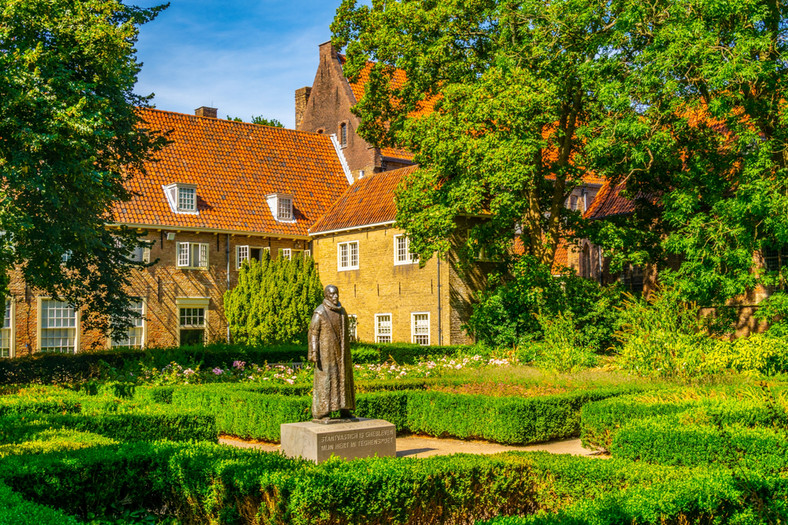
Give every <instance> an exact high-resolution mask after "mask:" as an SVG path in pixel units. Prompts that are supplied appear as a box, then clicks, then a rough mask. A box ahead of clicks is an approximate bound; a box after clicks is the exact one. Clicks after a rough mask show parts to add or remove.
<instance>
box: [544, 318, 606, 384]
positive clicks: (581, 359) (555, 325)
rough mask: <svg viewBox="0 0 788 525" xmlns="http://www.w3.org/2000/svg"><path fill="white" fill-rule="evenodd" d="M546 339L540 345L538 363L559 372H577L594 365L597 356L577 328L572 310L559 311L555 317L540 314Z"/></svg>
mask: <svg viewBox="0 0 788 525" xmlns="http://www.w3.org/2000/svg"><path fill="white" fill-rule="evenodd" d="M540 323H541V325H542V329H543V330H544V340H543V341H542V343H541V344H539V345H538V347H537V348H538V353H537V356H536V364H537V366H539V367H540V368H546V369H548V370H555V371H558V372H575V371H577V370H579V369H582V368H587V367H589V366H594V365H595V364H596V361H597V359H596V356H595V355H594V351H593V349H592V348H591V347H589V346H587V345H586V342H585V341H583V339H582V334H581V333H580V332H579V331H577V330H576V329H575V323H574V316H573V315H572V312H569V311H567V312H566V313H559V314H558V315H556V316H555V318H554V319H546V318H543V317H541V316H540Z"/></svg>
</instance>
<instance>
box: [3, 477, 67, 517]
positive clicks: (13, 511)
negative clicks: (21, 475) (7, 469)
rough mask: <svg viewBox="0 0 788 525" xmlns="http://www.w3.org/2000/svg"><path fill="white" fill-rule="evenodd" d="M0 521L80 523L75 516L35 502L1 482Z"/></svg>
mask: <svg viewBox="0 0 788 525" xmlns="http://www.w3.org/2000/svg"><path fill="white" fill-rule="evenodd" d="M0 523H2V524H3V525H30V524H31V523H35V524H36V525H50V524H51V525H79V521H77V519H76V518H74V517H73V516H69V515H67V514H64V513H63V512H61V511H58V510H55V509H52V508H50V507H46V506H44V505H39V504H38V503H33V502H32V501H27V500H24V499H22V497H21V496H20V495H19V494H17V493H16V492H14V491H13V490H11V489H10V488H8V487H7V486H6V485H4V484H2V483H0Z"/></svg>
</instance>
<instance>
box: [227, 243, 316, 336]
mask: <svg viewBox="0 0 788 525" xmlns="http://www.w3.org/2000/svg"><path fill="white" fill-rule="evenodd" d="M322 300H323V286H322V285H321V284H320V277H319V276H318V273H317V268H316V267H315V263H314V260H313V259H312V258H311V257H296V258H293V259H292V260H287V259H285V258H284V257H278V258H277V259H275V260H271V259H269V257H268V254H266V255H265V256H264V258H263V260H262V261H259V262H258V261H255V260H250V261H247V262H245V263H244V265H243V266H242V267H241V270H240V272H239V273H238V284H237V285H236V287H235V288H233V289H232V290H229V291H227V292H226V293H225V294H224V314H225V316H226V317H227V322H228V323H229V325H230V334H231V336H232V339H233V341H234V342H236V343H242V344H248V345H264V344H270V343H303V342H305V341H306V334H307V330H308V328H309V320H310V319H311V318H312V312H313V311H314V309H315V307H317V305H319V304H320V302H321V301H322Z"/></svg>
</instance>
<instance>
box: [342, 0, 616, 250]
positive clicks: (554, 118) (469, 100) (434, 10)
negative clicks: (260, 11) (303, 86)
mask: <svg viewBox="0 0 788 525" xmlns="http://www.w3.org/2000/svg"><path fill="white" fill-rule="evenodd" d="M611 9H612V6H611V3H610V2H593V1H592V2H589V1H588V0H557V1H542V0H519V1H505V2H504V1H498V0H474V1H471V2H468V1H464V0H463V1H460V0H449V1H441V2H436V1H434V0H415V1H389V0H386V1H383V0H373V2H372V6H371V7H369V6H366V5H357V4H356V2H355V0H345V1H344V2H343V4H342V6H341V7H340V9H339V11H338V14H337V18H336V20H335V22H334V25H333V26H332V29H333V31H334V44H335V45H336V46H339V47H345V48H346V53H347V62H346V65H345V68H346V73H347V74H348V76H349V77H350V78H351V80H355V79H356V78H357V75H358V74H359V72H360V71H362V70H364V69H365V68H368V67H369V66H368V62H369V61H372V62H374V63H375V64H374V66H373V67H372V68H371V71H370V73H369V81H368V82H367V84H366V91H365V94H364V97H363V98H362V99H361V100H360V101H359V103H358V104H357V105H356V106H355V108H354V112H356V114H358V115H359V116H360V117H361V125H360V126H359V133H361V134H362V135H363V136H365V137H366V138H367V139H368V140H370V141H372V142H373V143H376V144H379V145H386V144H397V145H402V146H406V147H408V148H410V149H411V150H412V151H414V152H415V154H416V161H417V162H418V163H419V164H420V166H421V169H420V170H418V171H417V172H416V173H415V175H414V176H413V177H411V178H410V179H409V180H407V181H406V186H405V187H403V188H402V189H401V191H400V192H399V194H398V202H397V204H398V214H397V221H398V223H399V224H400V225H401V226H402V227H404V228H405V229H406V230H407V233H408V235H409V237H410V238H411V246H412V248H413V249H414V251H416V252H418V253H419V254H420V255H421V257H422V259H423V260H426V258H428V257H429V256H431V255H432V253H433V252H434V251H436V250H437V251H446V250H447V249H448V248H449V246H448V242H449V241H448V239H449V238H450V237H451V234H452V233H454V232H455V230H456V228H457V227H458V224H459V223H458V221H457V220H456V219H457V218H458V217H461V216H475V215H488V219H489V220H486V221H482V222H478V223H477V224H476V226H474V227H473V228H472V229H471V230H470V231H469V236H468V241H467V243H466V247H467V248H468V250H466V255H468V256H470V255H471V254H472V253H473V252H477V251H479V250H480V249H483V250H484V251H485V253H487V254H488V255H490V256H493V257H495V256H502V255H505V254H506V253H507V251H508V249H509V248H510V245H511V242H512V239H513V238H514V236H515V235H516V234H518V235H520V237H521V239H522V245H523V247H524V252H525V254H526V255H528V256H530V257H532V258H534V259H535V260H537V261H541V262H542V263H544V264H548V265H549V264H551V263H552V261H553V258H554V255H555V252H556V248H557V246H558V243H559V241H560V239H562V238H565V237H566V236H568V235H571V234H572V232H574V231H575V229H576V227H577V225H578V224H577V223H578V219H579V218H580V217H579V213H578V212H573V211H571V210H568V209H567V208H566V207H565V205H564V203H565V200H566V198H567V196H568V195H569V193H570V192H571V191H572V189H574V188H575V187H577V185H578V184H581V183H582V180H583V178H584V177H585V176H586V175H587V171H586V169H585V168H584V166H585V165H586V163H585V161H584V140H585V137H587V136H588V133H589V130H591V129H593V125H594V123H595V122H596V121H597V120H598V119H599V113H600V111H601V110H603V109H604V108H601V107H600V105H599V104H598V100H597V98H598V97H597V93H598V92H599V91H600V90H604V89H605V88H606V85H607V79H608V78H609V77H610V76H611V75H614V74H615V66H616V64H617V59H616V57H615V56H613V55H611V54H610V53H608V50H609V49H610V48H611V42H612V41H613V40H614V38H615V33H614V31H613V30H614V24H613V23H612V20H613V15H612V14H611ZM394 68H398V69H401V70H404V72H405V77H406V78H405V81H404V82H403V83H398V82H391V78H392V75H393V73H394ZM425 100H426V101H428V102H429V103H434V108H435V110H434V111H432V112H428V113H426V114H425V112H423V111H420V110H421V108H422V105H423V104H424V103H425ZM516 232H517V233H516ZM462 233H463V234H464V232H462Z"/></svg>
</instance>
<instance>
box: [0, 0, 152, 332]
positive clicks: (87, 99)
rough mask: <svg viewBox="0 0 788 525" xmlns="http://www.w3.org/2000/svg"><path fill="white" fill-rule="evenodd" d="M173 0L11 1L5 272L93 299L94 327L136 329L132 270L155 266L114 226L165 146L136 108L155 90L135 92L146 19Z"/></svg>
mask: <svg viewBox="0 0 788 525" xmlns="http://www.w3.org/2000/svg"><path fill="white" fill-rule="evenodd" d="M164 7H166V5H165V6H158V7H153V8H150V9H141V8H137V7H131V6H127V5H124V4H123V3H122V2H120V1H118V0H86V1H79V2H75V1H73V0H47V1H44V0H28V1H13V2H3V4H2V6H0V49H2V52H1V53H0V94H2V96H0V115H2V118H0V137H3V139H2V141H0V179H1V180H2V188H3V189H2V199H0V203H2V204H0V230H2V231H3V232H5V234H4V238H3V241H2V242H0V275H3V276H5V275H6V273H7V272H8V271H9V270H11V269H14V268H16V269H18V270H19V271H21V273H22V274H23V276H24V279H25V282H26V283H27V284H28V285H29V286H31V287H33V288H35V289H37V290H40V291H41V292H42V294H44V292H45V294H46V295H51V296H52V297H56V298H60V299H62V300H65V301H67V302H69V303H70V304H72V305H74V306H76V307H83V306H85V307H87V310H86V311H85V314H84V315H83V316H82V323H83V325H87V326H89V327H90V326H94V327H98V328H101V329H103V330H105V331H106V330H107V329H108V327H109V326H110V325H112V326H116V327H126V326H130V322H131V321H130V319H129V317H130V312H131V310H130V309H129V298H128V297H127V295H126V291H127V289H128V288H129V285H130V270H131V269H132V268H135V267H136V268H140V267H142V266H144V265H143V264H142V263H139V262H134V261H132V260H131V255H132V251H133V250H134V248H135V247H138V246H141V245H143V244H144V243H142V242H140V240H139V234H138V233H136V232H135V231H133V230H130V229H127V228H120V229H108V228H106V223H107V222H112V220H113V218H112V214H113V207H114V206H115V205H116V204H118V203H120V202H123V201H127V200H128V199H130V198H131V195H132V194H131V192H130V191H129V190H128V189H126V188H125V187H124V183H125V182H126V181H127V180H129V179H130V178H132V177H133V176H135V175H139V174H140V172H141V170H142V166H143V162H144V161H145V160H146V159H147V158H148V157H149V156H151V155H152V154H153V152H154V151H155V150H156V149H157V148H159V147H160V146H161V145H162V144H163V143H164V141H163V139H162V138H161V137H159V135H158V133H159V130H150V129H145V123H144V122H142V121H141V120H140V116H139V113H138V112H137V111H136V109H135V107H144V106H146V105H147V104H148V101H149V97H140V96H138V95H135V94H134V91H133V90H134V84H135V82H136V79H137V74H138V72H139V68H140V64H139V63H138V62H137V61H136V57H135V53H136V50H135V49H134V46H135V43H136V40H137V36H138V26H139V25H140V24H143V23H145V22H148V21H150V20H152V19H153V18H155V17H156V15H157V14H158V13H159V12H160V11H161V10H162V9H163V8H164ZM64 258H65V259H67V260H66V261H65V262H63V259H64ZM0 281H1V282H0V295H2V296H7V295H8V293H7V292H8V290H7V285H8V281H7V279H1V280H0Z"/></svg>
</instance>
